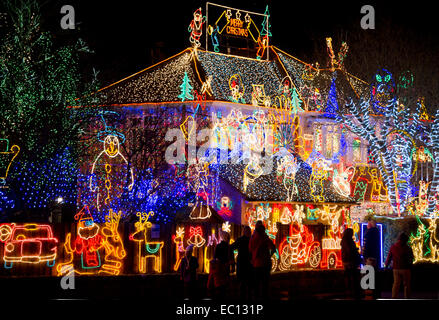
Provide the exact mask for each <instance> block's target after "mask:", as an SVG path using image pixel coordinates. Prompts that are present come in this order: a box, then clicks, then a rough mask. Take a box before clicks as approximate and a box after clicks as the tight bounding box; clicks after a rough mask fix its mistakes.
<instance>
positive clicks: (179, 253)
mask: <svg viewBox="0 0 439 320" xmlns="http://www.w3.org/2000/svg"><path fill="white" fill-rule="evenodd" d="M172 238H173V239H172V240H173V241H174V243H175V264H174V271H177V270H178V269H179V268H180V263H181V259H183V257H184V252H185V250H186V249H185V247H184V227H179V228H177V230H176V234H175V235H174V236H173V237H172Z"/></svg>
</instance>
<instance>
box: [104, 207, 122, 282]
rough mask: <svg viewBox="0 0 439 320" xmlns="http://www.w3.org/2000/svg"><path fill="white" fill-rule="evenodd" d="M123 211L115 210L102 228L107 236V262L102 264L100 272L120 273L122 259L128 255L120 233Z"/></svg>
mask: <svg viewBox="0 0 439 320" xmlns="http://www.w3.org/2000/svg"><path fill="white" fill-rule="evenodd" d="M121 214H122V212H121V211H119V212H118V213H115V212H113V210H111V209H110V213H109V214H108V215H107V216H106V217H105V227H103V228H102V231H101V232H102V234H103V236H104V237H105V242H104V248H105V262H104V264H103V265H102V268H101V270H99V274H102V273H104V274H110V275H116V276H117V275H119V273H120V269H121V268H122V260H123V258H125V257H126V251H125V249H124V246H123V241H122V237H121V236H120V235H119V232H118V227H119V221H120V216H121Z"/></svg>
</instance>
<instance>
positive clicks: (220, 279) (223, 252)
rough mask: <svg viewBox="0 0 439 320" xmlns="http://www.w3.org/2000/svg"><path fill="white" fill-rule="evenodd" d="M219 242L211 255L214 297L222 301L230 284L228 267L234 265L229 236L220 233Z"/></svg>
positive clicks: (223, 232) (226, 233)
mask: <svg viewBox="0 0 439 320" xmlns="http://www.w3.org/2000/svg"><path fill="white" fill-rule="evenodd" d="M220 237H221V242H220V243H218V244H217V245H216V247H215V253H214V255H213V257H214V260H215V263H214V273H215V279H217V281H216V283H217V286H216V287H215V293H214V297H215V298H217V299H224V298H225V297H226V291H227V288H228V286H229V283H230V266H231V265H232V264H233V263H234V259H233V253H232V250H230V244H229V243H230V234H229V233H228V232H225V231H221V232H220Z"/></svg>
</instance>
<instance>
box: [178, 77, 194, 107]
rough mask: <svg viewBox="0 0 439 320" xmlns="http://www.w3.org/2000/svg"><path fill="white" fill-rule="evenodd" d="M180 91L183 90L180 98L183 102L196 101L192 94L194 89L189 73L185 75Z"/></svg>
mask: <svg viewBox="0 0 439 320" xmlns="http://www.w3.org/2000/svg"><path fill="white" fill-rule="evenodd" d="M180 89H181V94H180V95H179V96H178V97H179V98H180V99H181V101H184V100H194V96H193V95H192V93H191V91H192V89H193V88H192V85H191V81H190V79H189V77H188V75H187V72H185V73H184V77H183V82H182V84H181V85H180Z"/></svg>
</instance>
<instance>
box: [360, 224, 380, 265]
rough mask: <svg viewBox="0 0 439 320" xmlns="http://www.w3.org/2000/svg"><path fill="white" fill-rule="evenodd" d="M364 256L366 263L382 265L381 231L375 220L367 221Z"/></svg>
mask: <svg viewBox="0 0 439 320" xmlns="http://www.w3.org/2000/svg"><path fill="white" fill-rule="evenodd" d="M363 257H364V260H365V262H366V264H368V265H372V266H374V268H376V267H379V266H380V262H381V261H380V232H379V230H378V228H377V227H376V222H375V221H374V220H369V221H368V223H367V231H366V234H365V235H364V250H363Z"/></svg>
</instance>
